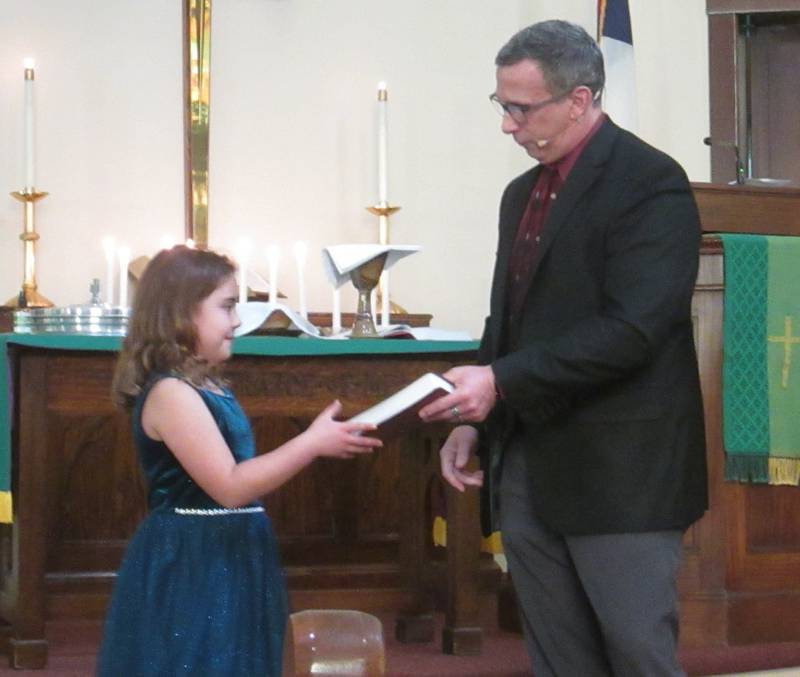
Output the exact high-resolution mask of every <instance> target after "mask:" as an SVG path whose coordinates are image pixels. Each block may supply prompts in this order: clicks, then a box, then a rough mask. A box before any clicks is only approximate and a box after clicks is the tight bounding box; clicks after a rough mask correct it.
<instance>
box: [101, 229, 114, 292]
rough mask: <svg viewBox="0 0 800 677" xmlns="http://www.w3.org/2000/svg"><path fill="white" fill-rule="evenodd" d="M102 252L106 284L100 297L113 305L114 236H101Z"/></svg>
mask: <svg viewBox="0 0 800 677" xmlns="http://www.w3.org/2000/svg"><path fill="white" fill-rule="evenodd" d="M103 252H104V253H105V255H106V285H105V289H104V290H103V293H102V295H101V296H102V297H103V298H104V299H105V301H106V303H107V304H108V305H110V306H113V305H114V259H115V257H116V255H117V247H116V243H115V242H114V238H113V237H111V236H108V237H104V238H103Z"/></svg>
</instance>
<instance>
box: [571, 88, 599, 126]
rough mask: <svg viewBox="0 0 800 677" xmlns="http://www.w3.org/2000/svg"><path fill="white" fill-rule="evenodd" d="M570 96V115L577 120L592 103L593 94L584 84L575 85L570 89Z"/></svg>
mask: <svg viewBox="0 0 800 677" xmlns="http://www.w3.org/2000/svg"><path fill="white" fill-rule="evenodd" d="M569 96H570V102H571V104H572V105H571V107H570V117H571V118H572V119H573V120H577V119H578V118H580V117H583V115H584V114H585V113H586V111H587V110H589V108H591V106H592V103H593V102H594V95H593V94H592V90H591V89H589V88H588V87H587V86H586V85H581V86H580V87H576V88H575V89H573V90H572V93H571V94H570V95H569Z"/></svg>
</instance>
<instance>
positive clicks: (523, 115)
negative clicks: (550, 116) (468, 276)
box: [489, 92, 569, 125]
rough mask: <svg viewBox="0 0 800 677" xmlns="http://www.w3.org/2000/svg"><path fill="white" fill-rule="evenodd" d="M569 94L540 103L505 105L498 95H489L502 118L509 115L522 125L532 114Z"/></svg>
mask: <svg viewBox="0 0 800 677" xmlns="http://www.w3.org/2000/svg"><path fill="white" fill-rule="evenodd" d="M568 94H569V92H567V94H559V95H558V96H554V97H551V98H549V99H546V100H545V101H540V102H539V103H503V102H502V101H500V99H498V98H497V94H489V101H490V102H491V104H492V106H493V107H494V109H495V110H496V111H497V113H498V114H499V115H500V116H501V117H505V116H506V115H508V117H510V118H511V119H512V120H513V121H514V122H516V123H517V124H518V125H521V124H523V123H524V122H525V120H526V119H527V117H528V115H530V114H531V113H535V112H536V111H538V110H541V109H542V108H544V107H545V106H549V105H550V104H551V103H556V102H558V101H561V100H563V99H565V98H566V97H567V95H568Z"/></svg>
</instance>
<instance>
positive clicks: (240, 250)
mask: <svg viewBox="0 0 800 677" xmlns="http://www.w3.org/2000/svg"><path fill="white" fill-rule="evenodd" d="M249 258H250V244H249V242H248V241H247V240H245V239H244V238H242V239H241V240H239V242H238V243H237V245H236V263H237V264H238V265H239V303H246V302H247V264H248V259H249Z"/></svg>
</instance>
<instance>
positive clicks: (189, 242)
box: [186, 237, 194, 249]
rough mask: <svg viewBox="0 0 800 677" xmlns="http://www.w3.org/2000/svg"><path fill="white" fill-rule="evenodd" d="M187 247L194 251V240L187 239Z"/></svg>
mask: <svg viewBox="0 0 800 677" xmlns="http://www.w3.org/2000/svg"><path fill="white" fill-rule="evenodd" d="M186 246H187V247H189V249H194V240H193V239H192V238H190V237H188V238H186Z"/></svg>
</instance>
